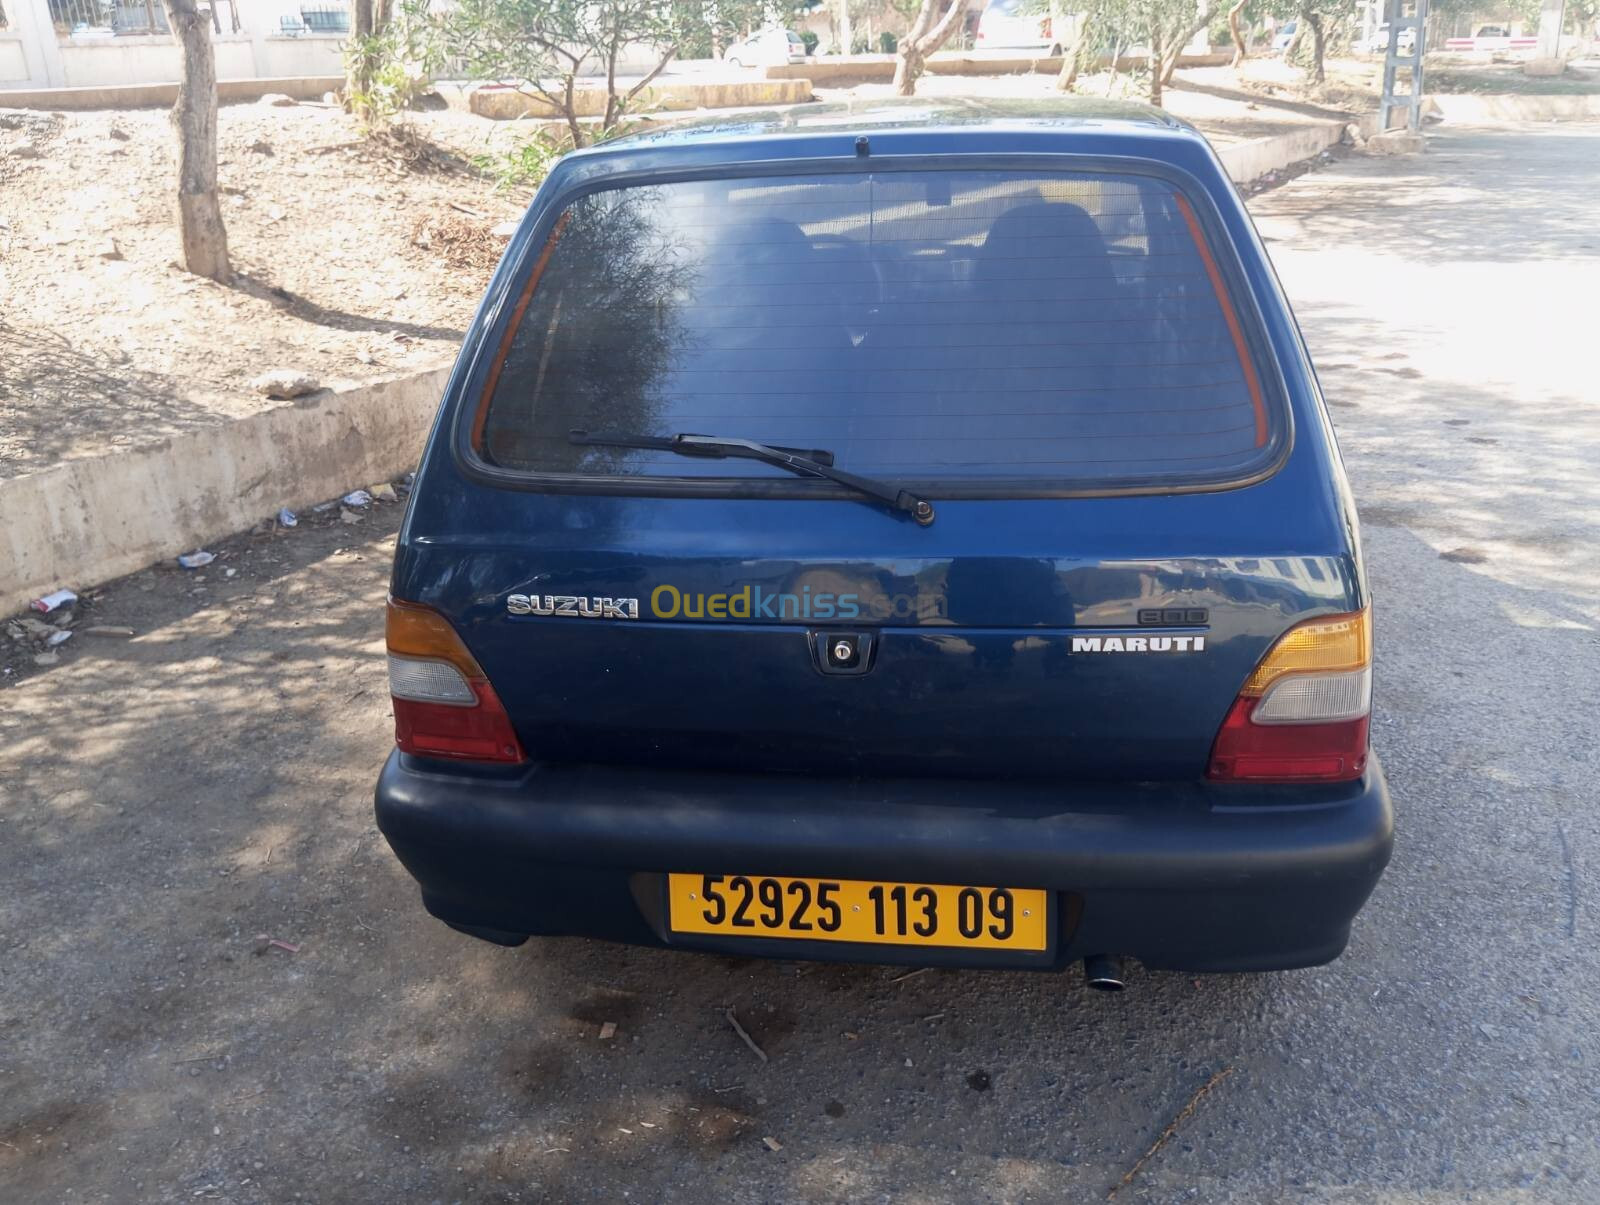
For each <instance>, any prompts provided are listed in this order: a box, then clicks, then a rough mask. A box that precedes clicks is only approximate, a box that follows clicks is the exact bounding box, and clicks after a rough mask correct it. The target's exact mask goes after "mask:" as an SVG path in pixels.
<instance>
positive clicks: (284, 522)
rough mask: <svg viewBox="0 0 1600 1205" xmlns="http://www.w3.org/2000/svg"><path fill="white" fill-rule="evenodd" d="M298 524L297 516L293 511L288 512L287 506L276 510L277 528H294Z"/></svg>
mask: <svg viewBox="0 0 1600 1205" xmlns="http://www.w3.org/2000/svg"><path fill="white" fill-rule="evenodd" d="M299 522H300V519H299V516H297V515H296V514H295V513H294V511H292V510H290V509H289V508H288V507H287V506H283V507H279V508H278V526H279V527H295V526H297V525H298V524H299Z"/></svg>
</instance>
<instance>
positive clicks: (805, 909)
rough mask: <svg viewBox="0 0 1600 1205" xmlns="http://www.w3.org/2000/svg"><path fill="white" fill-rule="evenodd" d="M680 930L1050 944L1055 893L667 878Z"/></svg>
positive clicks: (1003, 946) (897, 942)
mask: <svg viewBox="0 0 1600 1205" xmlns="http://www.w3.org/2000/svg"><path fill="white" fill-rule="evenodd" d="M667 879H668V885H667V897H668V902H669V908H670V911H669V914H668V915H669V920H668V924H669V926H670V927H671V929H672V931H673V932H674V933H709V934H716V935H717V936H719V937H792V938H800V939H804V940H808V941H850V942H868V943H873V944H881V945H894V946H953V947H956V948H964V949H983V950H1044V949H1047V948H1048V946H1049V930H1048V928H1047V919H1048V918H1047V915H1046V914H1047V903H1048V899H1049V893H1048V892H1045V891H1040V890H1037V889H1034V888H1027V887H1022V888H1019V887H951V886H948V885H944V884H931V883H879V882H869V881H866V880H862V879H788V878H775V877H771V876H765V875H742V874H734V875H725V874H673V875H668V876H667Z"/></svg>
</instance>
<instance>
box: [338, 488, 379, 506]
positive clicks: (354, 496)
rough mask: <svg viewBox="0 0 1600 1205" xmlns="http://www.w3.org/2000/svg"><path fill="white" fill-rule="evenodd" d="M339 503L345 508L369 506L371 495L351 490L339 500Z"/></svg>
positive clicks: (362, 491) (363, 491)
mask: <svg viewBox="0 0 1600 1205" xmlns="http://www.w3.org/2000/svg"><path fill="white" fill-rule="evenodd" d="M339 501H340V502H343V503H344V504H345V505H346V506H371V505H372V495H371V494H369V493H367V491H366V490H351V491H350V492H349V493H348V494H346V495H345V496H344V497H343V498H340V499H339Z"/></svg>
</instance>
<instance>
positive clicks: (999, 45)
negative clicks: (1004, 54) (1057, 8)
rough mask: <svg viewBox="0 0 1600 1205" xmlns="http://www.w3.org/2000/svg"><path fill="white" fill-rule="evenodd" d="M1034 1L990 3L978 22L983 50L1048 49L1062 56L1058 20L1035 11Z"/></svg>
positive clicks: (1008, 0)
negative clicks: (1057, 27)
mask: <svg viewBox="0 0 1600 1205" xmlns="http://www.w3.org/2000/svg"><path fill="white" fill-rule="evenodd" d="M1036 8H1037V6H1036V5H1035V4H1033V3H1031V2H1030V0H990V3H989V5H988V6H987V7H986V8H984V10H983V16H982V17H981V18H979V20H978V36H977V38H976V45H977V48H978V49H979V50H1045V51H1048V52H1049V53H1051V54H1060V53H1061V41H1060V39H1059V38H1057V37H1056V36H1055V21H1054V20H1053V19H1052V18H1051V16H1050V14H1049V13H1048V12H1038V11H1034V10H1035V9H1036Z"/></svg>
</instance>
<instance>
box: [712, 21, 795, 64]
mask: <svg viewBox="0 0 1600 1205" xmlns="http://www.w3.org/2000/svg"><path fill="white" fill-rule="evenodd" d="M722 61H723V62H725V63H727V64H729V65H730V66H733V67H781V66H783V65H784V64H785V63H803V62H805V61H806V44H805V42H804V41H802V40H801V37H800V35H799V34H797V33H795V32H794V30H792V29H763V30H762V31H761V32H760V33H757V34H752V35H751V36H750V37H748V38H746V39H745V40H744V41H742V42H735V43H734V44H733V45H732V46H730V47H728V49H727V50H725V51H724V52H723V54H722Z"/></svg>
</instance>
